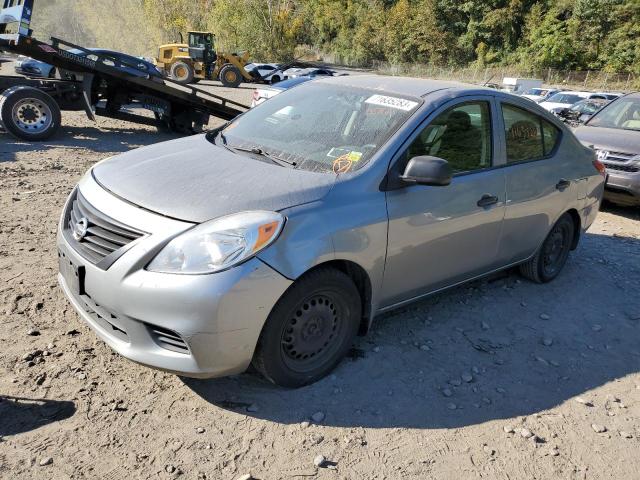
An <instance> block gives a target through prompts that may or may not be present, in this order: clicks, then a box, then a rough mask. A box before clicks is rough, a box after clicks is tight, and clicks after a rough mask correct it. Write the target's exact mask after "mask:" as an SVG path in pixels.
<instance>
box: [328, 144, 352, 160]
mask: <svg viewBox="0 0 640 480" xmlns="http://www.w3.org/2000/svg"><path fill="white" fill-rule="evenodd" d="M349 152H351V150H349V149H348V148H338V147H333V148H332V149H331V150H329V152H328V153H327V157H330V158H338V157H341V156H342V155H347V154H348V153H349Z"/></svg>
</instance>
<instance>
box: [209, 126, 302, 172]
mask: <svg viewBox="0 0 640 480" xmlns="http://www.w3.org/2000/svg"><path fill="white" fill-rule="evenodd" d="M221 134H222V132H221ZM222 141H223V142H224V144H225V145H226V144H227V142H226V141H225V139H224V137H223V138H222ZM228 148H229V149H232V150H237V151H239V152H248V153H253V154H254V155H260V156H261V157H265V158H268V159H269V160H271V161H272V162H273V163H276V164H278V165H280V166H285V165H288V166H290V167H295V166H296V165H298V164H297V163H296V162H292V161H290V160H285V159H284V158H280V157H278V156H276V155H274V154H272V153H269V152H267V151H266V150H263V149H261V148H260V147H237V146H233V147H232V146H228Z"/></svg>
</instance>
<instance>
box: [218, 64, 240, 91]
mask: <svg viewBox="0 0 640 480" xmlns="http://www.w3.org/2000/svg"><path fill="white" fill-rule="evenodd" d="M218 78H219V79H220V82H221V83H222V86H224V87H228V88H236V87H237V86H238V85H240V83H242V74H241V73H240V70H239V69H238V68H237V67H236V66H234V65H231V64H230V63H227V64H226V65H225V66H223V67H222V68H221V69H220V73H219V74H218Z"/></svg>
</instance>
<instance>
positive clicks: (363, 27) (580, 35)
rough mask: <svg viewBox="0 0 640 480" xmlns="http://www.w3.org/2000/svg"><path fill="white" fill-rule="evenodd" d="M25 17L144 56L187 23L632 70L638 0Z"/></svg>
mask: <svg viewBox="0 0 640 480" xmlns="http://www.w3.org/2000/svg"><path fill="white" fill-rule="evenodd" d="M34 28H35V31H36V35H37V36H40V37H42V36H46V35H50V34H57V35H58V36H61V37H62V38H68V39H70V40H76V41H79V42H80V41H81V42H84V44H91V45H92V46H93V45H96V46H101V47H105V48H114V49H118V50H122V51H127V52H130V53H134V54H143V55H147V56H155V53H156V50H157V46H158V45H159V44H161V43H165V42H173V41H177V40H178V39H179V33H180V32H186V31H187V30H189V29H195V30H211V31H213V32H214V33H215V34H216V38H217V42H218V46H219V48H221V49H224V50H232V51H243V50H247V51H250V52H251V55H252V58H254V59H256V60H261V61H284V60H290V59H293V58H300V57H305V58H310V57H314V56H315V57H318V58H319V59H330V60H333V61H335V62H336V63H342V64H346V65H353V66H371V65H372V64H374V63H376V62H388V63H391V64H397V63H424V64H430V65H436V66H446V67H460V66H468V65H470V64H477V65H479V66H499V65H505V66H506V65H516V64H517V65H519V66H522V67H525V68H531V69H532V70H534V69H537V70H539V69H544V68H556V69H571V70H586V69H589V70H605V71H610V72H624V73H626V72H628V73H634V74H638V73H640V41H639V40H640V0H482V1H481V0H112V1H110V2H95V1H94V0H38V1H37V2H36V6H35V18H34ZM70 37H71V38H70Z"/></svg>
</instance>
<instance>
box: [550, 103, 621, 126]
mask: <svg viewBox="0 0 640 480" xmlns="http://www.w3.org/2000/svg"><path fill="white" fill-rule="evenodd" d="M609 102H610V100H604V99H601V98H593V99H588V100H580V101H579V102H578V103H574V104H573V105H571V106H570V107H568V108H559V109H554V110H552V113H555V114H556V115H558V116H559V117H560V118H561V119H562V120H563V121H564V122H565V123H568V124H570V125H578V124H580V123H584V122H586V121H587V120H589V119H590V118H591V117H592V116H593V115H594V114H595V113H596V112H597V111H598V110H600V109H601V108H602V107H604V106H605V105H606V104H608V103H609Z"/></svg>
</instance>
